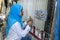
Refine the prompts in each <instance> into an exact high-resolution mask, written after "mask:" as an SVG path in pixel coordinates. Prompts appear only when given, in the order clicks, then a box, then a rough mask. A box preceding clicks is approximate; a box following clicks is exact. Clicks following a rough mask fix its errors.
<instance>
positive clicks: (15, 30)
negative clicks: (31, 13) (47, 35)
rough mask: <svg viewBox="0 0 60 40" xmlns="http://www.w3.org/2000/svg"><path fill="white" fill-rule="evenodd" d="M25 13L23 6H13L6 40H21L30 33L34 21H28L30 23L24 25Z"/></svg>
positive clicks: (9, 16)
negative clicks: (23, 17)
mask: <svg viewBox="0 0 60 40" xmlns="http://www.w3.org/2000/svg"><path fill="white" fill-rule="evenodd" d="M23 13H24V12H23V7H22V6H21V5H19V4H13V5H12V7H11V9H10V12H9V15H8V20H7V25H6V40H21V39H22V38H23V37H25V36H26V35H27V34H28V33H29V31H30V29H31V25H32V20H28V23H27V21H25V22H24V23H22V16H23ZM25 26H26V27H25ZM24 28H25V29H24ZM23 29H24V30H23Z"/></svg>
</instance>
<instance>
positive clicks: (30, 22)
mask: <svg viewBox="0 0 60 40" xmlns="http://www.w3.org/2000/svg"><path fill="white" fill-rule="evenodd" d="M27 23H28V25H29V26H32V24H33V19H32V18H31V17H30V18H29V19H28V20H27Z"/></svg>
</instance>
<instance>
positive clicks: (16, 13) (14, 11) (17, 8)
mask: <svg viewBox="0 0 60 40" xmlns="http://www.w3.org/2000/svg"><path fill="white" fill-rule="evenodd" d="M22 8H23V7H22V6H21V5H19V4H13V5H12V6H11V9H10V12H9V15H8V19H7V24H6V37H7V36H8V33H9V30H10V28H11V27H12V25H13V24H14V23H16V22H19V23H20V24H21V28H23V25H22V17H21V16H20V13H21V10H22Z"/></svg>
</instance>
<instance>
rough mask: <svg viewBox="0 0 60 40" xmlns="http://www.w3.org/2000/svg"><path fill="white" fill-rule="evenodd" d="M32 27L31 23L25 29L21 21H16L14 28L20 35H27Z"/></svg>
mask: <svg viewBox="0 0 60 40" xmlns="http://www.w3.org/2000/svg"><path fill="white" fill-rule="evenodd" d="M30 29H31V28H30V27H29V25H27V26H26V28H25V29H24V30H23V29H22V28H21V25H20V23H18V22H16V23H15V24H14V27H13V30H14V31H15V32H16V33H17V35H18V36H19V37H25V36H26V35H27V34H28V33H29V31H30Z"/></svg>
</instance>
